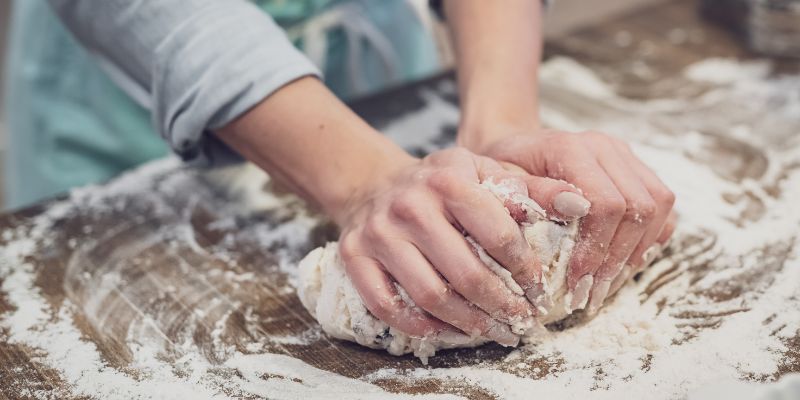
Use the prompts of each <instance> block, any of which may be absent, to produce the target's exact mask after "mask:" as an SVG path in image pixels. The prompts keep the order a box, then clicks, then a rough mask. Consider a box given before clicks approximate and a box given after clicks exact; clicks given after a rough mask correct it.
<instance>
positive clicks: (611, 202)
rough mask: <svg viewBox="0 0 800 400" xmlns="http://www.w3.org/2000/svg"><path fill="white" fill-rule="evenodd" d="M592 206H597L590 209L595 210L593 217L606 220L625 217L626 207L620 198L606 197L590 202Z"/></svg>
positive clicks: (623, 200)
mask: <svg viewBox="0 0 800 400" xmlns="http://www.w3.org/2000/svg"><path fill="white" fill-rule="evenodd" d="M592 204H597V206H593V207H592V208H595V215H597V216H598V217H601V218H608V219H620V218H622V217H623V215H625V211H626V210H627V209H628V205H627V203H626V202H625V199H624V198H623V197H622V196H613V197H608V198H605V199H602V200H600V201H597V202H592Z"/></svg>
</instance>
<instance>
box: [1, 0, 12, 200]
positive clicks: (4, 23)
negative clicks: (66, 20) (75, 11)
mask: <svg viewBox="0 0 800 400" xmlns="http://www.w3.org/2000/svg"><path fill="white" fill-rule="evenodd" d="M10 11H11V2H10V1H2V2H0V171H2V168H3V164H2V163H3V162H4V160H5V155H6V124H5V120H6V118H5V106H4V100H5V96H4V95H3V94H4V93H5V89H4V85H3V83H4V82H5V75H6V74H5V64H6V63H5V55H6V43H7V42H8V35H7V32H8V20H9V15H8V14H9V12H10ZM3 187H5V184H4V183H3V174H0V209H2V208H3V204H4V202H3Z"/></svg>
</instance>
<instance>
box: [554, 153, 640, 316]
mask: <svg viewBox="0 0 800 400" xmlns="http://www.w3.org/2000/svg"><path fill="white" fill-rule="evenodd" d="M568 157H569V158H570V159H571V160H575V161H574V162H572V163H571V164H570V167H569V168H565V169H563V170H561V171H554V172H555V173H554V175H556V176H555V177H556V178H559V179H565V180H566V181H568V182H571V183H573V184H575V186H577V187H578V188H579V189H580V190H581V191H582V192H583V195H584V197H585V198H586V199H587V200H589V202H590V203H591V208H590V209H589V214H587V215H586V216H585V217H583V219H582V220H581V225H580V229H579V232H578V241H577V243H576V245H575V250H574V251H573V253H572V257H571V258H570V265H569V273H568V276H567V283H568V285H569V288H570V290H571V292H572V301H571V307H572V309H578V308H583V307H584V306H585V305H586V302H587V301H588V299H589V291H590V290H591V288H592V286H593V283H594V274H595V273H596V272H597V270H598V269H599V268H600V265H601V263H602V261H603V260H604V259H605V258H606V254H607V253H608V248H609V244H610V243H611V240H612V238H613V237H614V234H615V233H616V230H617V227H618V226H619V224H620V222H621V221H622V218H623V216H624V214H625V209H626V203H625V198H624V197H623V196H622V194H621V193H620V192H619V191H618V190H617V187H616V185H615V184H614V182H613V181H612V180H611V178H610V177H609V176H608V175H607V174H606V172H605V170H604V169H603V168H602V166H600V164H599V163H598V162H597V161H596V159H595V158H594V157H593V156H592V155H591V154H590V153H589V152H588V151H582V150H579V149H575V150H574V151H573V153H571V154H569V155H568Z"/></svg>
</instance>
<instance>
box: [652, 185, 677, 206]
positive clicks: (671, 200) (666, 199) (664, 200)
mask: <svg viewBox="0 0 800 400" xmlns="http://www.w3.org/2000/svg"><path fill="white" fill-rule="evenodd" d="M654 197H655V198H656V199H657V200H658V201H659V202H660V203H661V204H663V205H664V207H668V208H672V206H673V205H674V204H675V193H674V192H672V190H669V189H668V188H667V187H665V186H662V187H660V188H658V189H657V190H655V193H654Z"/></svg>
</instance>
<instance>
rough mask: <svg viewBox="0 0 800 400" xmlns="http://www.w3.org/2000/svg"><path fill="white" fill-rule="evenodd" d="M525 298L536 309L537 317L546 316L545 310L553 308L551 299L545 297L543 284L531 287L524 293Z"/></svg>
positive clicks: (545, 292)
mask: <svg viewBox="0 0 800 400" xmlns="http://www.w3.org/2000/svg"><path fill="white" fill-rule="evenodd" d="M525 297H527V298H528V300H530V302H531V304H533V306H534V307H536V311H538V312H539V316H544V315H547V310H549V309H551V308H552V307H553V299H551V298H550V296H548V295H547V291H545V289H544V284H543V283H537V284H534V285H533V286H531V288H530V289H528V290H526V291H525Z"/></svg>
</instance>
